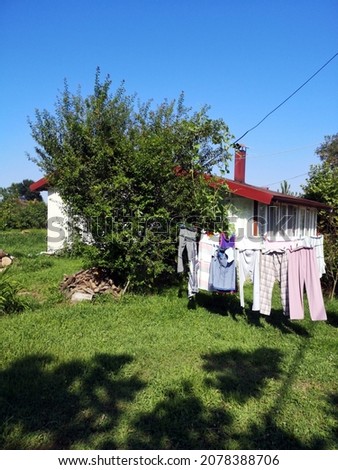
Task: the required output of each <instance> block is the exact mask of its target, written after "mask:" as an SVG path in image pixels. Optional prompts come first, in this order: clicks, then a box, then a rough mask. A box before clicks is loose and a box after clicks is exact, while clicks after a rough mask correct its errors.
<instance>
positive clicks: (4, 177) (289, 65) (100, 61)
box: [0, 0, 338, 191]
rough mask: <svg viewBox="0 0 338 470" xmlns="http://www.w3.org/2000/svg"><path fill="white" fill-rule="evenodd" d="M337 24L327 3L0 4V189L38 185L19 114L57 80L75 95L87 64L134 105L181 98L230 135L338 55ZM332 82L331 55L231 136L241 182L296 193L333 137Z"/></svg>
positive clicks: (105, 0)
mask: <svg viewBox="0 0 338 470" xmlns="http://www.w3.org/2000/svg"><path fill="white" fill-rule="evenodd" d="M337 20H338V1H337V0H318V1H317V0H238V1H234V0H231V1H230V0H194V1H193V0H170V1H169V0H142V1H141V0H139V1H136V0H55V1H53V0H1V2H0V61H1V74H0V103H1V106H0V124H1V125H0V159H1V171H0V186H1V187H6V186H8V185H10V184H11V183H12V182H19V181H22V179H24V178H30V179H33V180H37V179H39V178H40V177H41V176H42V174H41V173H40V170H39V169H38V168H37V167H36V165H35V164H34V163H32V162H30V161H29V160H28V158H27V156H26V152H29V153H31V154H32V155H34V141H33V139H32V138H31V136H30V129H29V126H28V124H27V116H30V117H34V110H35V109H36V108H38V109H44V108H46V109H48V110H50V111H52V110H53V109H54V103H55V101H56V97H57V95H58V93H59V91H60V90H62V89H63V83H64V79H65V78H66V79H67V80H68V83H69V86H70V89H71V91H74V92H75V91H76V90H77V88H78V86H79V85H81V88H82V93H83V95H87V94H88V93H90V92H91V91H92V88H93V83H94V76H95V70H96V67H97V66H99V67H100V68H101V74H102V76H105V75H106V74H110V76H111V78H112V80H113V88H115V87H117V86H118V85H119V84H120V83H121V81H122V80H125V86H126V90H127V92H128V93H130V94H132V93H137V95H138V96H139V98H140V99H141V100H142V101H145V100H148V99H150V98H152V99H153V100H154V102H155V103H160V102H162V101H163V99H164V98H167V99H174V98H177V97H178V95H179V94H180V92H181V91H184V93H185V99H186V104H187V105H188V106H191V107H192V108H193V109H194V110H196V111H197V110H198V109H200V108H201V107H202V106H203V105H205V104H207V105H210V107H211V108H210V111H209V115H210V116H211V117H213V118H223V119H224V121H225V122H226V123H227V124H228V125H229V128H230V131H231V132H232V134H233V135H234V136H235V138H238V137H240V136H241V135H242V134H243V133H244V132H245V131H247V130H248V129H249V128H251V127H252V126H254V125H255V124H256V123H257V122H258V121H260V120H261V119H262V118H263V117H264V116H265V115H266V114H267V113H268V112H270V111H271V110H272V109H273V108H274V107H275V106H277V105H278V104H279V103H281V102H282V101H283V100H284V99H285V98H286V97H288V96H289V95H290V94H291V93H292V92H293V91H294V90H295V89H296V88H298V87H299V86H300V85H301V84H302V83H304V82H305V80H307V79H308V78H309V77H310V76H311V75H312V74H313V73H315V72H316V71H317V70H318V69H319V68H320V67H321V66H322V65H323V64H324V63H325V62H326V61H327V60H329V59H330V58H331V57H332V56H333V55H334V54H335V53H337V52H338V27H337ZM337 83H338V57H336V58H335V59H334V60H333V61H332V62H331V63H330V64H329V65H328V66H327V67H326V68H324V69H323V70H322V71H321V72H320V73H319V74H318V75H317V76H316V77H315V78H314V79H313V80H311V81H310V82H309V83H308V84H307V85H306V86H305V87H304V88H303V89H302V90H300V91H299V92H298V93H297V94H296V95H295V96H294V97H293V98H291V99H290V100H289V101H288V102H287V103H286V104H285V105H284V106H282V107H281V108H280V109H278V110H277V111H276V112H275V113H273V114H272V115H271V116H270V117H269V118H268V119H267V120H266V121H264V122H263V123H262V124H261V125H260V126H259V127H258V128H257V129H255V130H254V131H252V132H250V133H249V134H248V135H247V136H246V137H245V139H243V141H242V142H243V143H244V144H245V145H246V146H247V147H248V151H247V170H246V180H247V182H248V183H251V184H255V185H259V186H269V187H270V188H271V189H274V190H275V189H278V188H279V187H280V181H282V180H284V179H286V180H288V181H289V183H290V184H291V187H292V189H293V190H295V191H299V189H300V185H301V184H303V183H304V182H305V179H306V174H307V172H308V170H309V167H310V165H311V164H314V163H318V161H319V160H318V157H317V156H316V155H315V149H316V148H317V147H318V145H320V143H322V142H323V140H324V136H325V135H332V134H335V133H337V132H338V87H337ZM232 167H233V162H231V163H230V175H229V176H230V177H232V175H233V171H232ZM299 175H302V176H299Z"/></svg>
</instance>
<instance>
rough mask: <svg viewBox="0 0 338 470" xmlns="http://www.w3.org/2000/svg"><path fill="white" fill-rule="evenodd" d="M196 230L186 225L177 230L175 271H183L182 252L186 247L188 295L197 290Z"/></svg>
mask: <svg viewBox="0 0 338 470" xmlns="http://www.w3.org/2000/svg"><path fill="white" fill-rule="evenodd" d="M196 239H197V232H196V230H192V229H189V228H186V227H181V228H180V232H179V243H178V259H177V272H178V273H182V272H183V271H184V264H183V253H184V250H185V249H186V252H187V257H188V261H189V281H188V296H189V297H191V296H192V295H194V294H196V293H197V292H198V274H197V272H198V256H197V243H196Z"/></svg>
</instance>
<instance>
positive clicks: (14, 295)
mask: <svg viewBox="0 0 338 470" xmlns="http://www.w3.org/2000/svg"><path fill="white" fill-rule="evenodd" d="M20 287H21V286H20V285H19V284H18V283H17V282H15V281H13V280H12V279H9V277H8V270H5V271H2V272H0V315H4V314H9V313H18V312H22V311H23V310H24V309H25V307H26V302H25V300H24V299H23V298H21V297H20V296H19V295H18V292H19V290H20Z"/></svg>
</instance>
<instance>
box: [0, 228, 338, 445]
mask: <svg viewBox="0 0 338 470" xmlns="http://www.w3.org/2000/svg"><path fill="white" fill-rule="evenodd" d="M0 248H3V249H4V250H5V251H9V252H10V253H11V254H13V255H14V256H15V262H14V264H13V266H12V267H11V268H10V270H11V276H12V277H13V279H15V280H17V281H18V282H20V284H21V285H22V294H23V295H24V296H25V297H27V299H28V306H29V307H28V308H27V309H26V310H25V311H24V312H23V313H21V314H12V315H4V316H2V317H0V323H1V327H0V340H1V352H0V447H1V448H2V449H255V450H259V449H338V424H337V418H338V411H337V404H338V388H337V383H338V374H337V357H338V354H337V353H338V342H337V327H338V301H337V300H335V301H332V302H330V303H329V302H327V304H326V306H327V313H328V321H327V322H312V321H311V320H310V318H309V314H308V313H306V318H305V320H303V321H297V322H290V321H288V320H286V319H285V318H283V316H282V313H281V310H280V303H279V299H278V295H277V294H278V292H277V288H276V292H275V296H274V305H273V310H272V314H271V317H270V318H264V317H262V316H260V315H259V314H256V313H252V312H250V310H249V309H246V310H244V311H243V310H242V309H240V308H239V300H238V297H237V296H236V295H227V296H224V297H223V296H219V297H216V296H212V295H209V294H206V293H200V294H199V295H198V296H197V305H196V309H189V308H188V306H187V299H186V297H185V296H183V297H180V296H179V295H178V291H177V290H176V289H170V290H169V291H167V292H166V293H163V294H162V295H153V296H141V295H132V294H126V295H125V296H124V297H123V298H122V299H121V300H119V301H116V300H112V299H109V298H107V297H102V298H99V299H97V300H96V301H94V302H93V303H81V304H76V305H70V304H69V303H68V302H67V301H66V300H65V299H63V298H62V296H61V295H60V294H59V291H58V286H59V283H60V281H61V280H62V278H63V275H64V274H72V273H74V272H75V271H77V270H78V269H80V268H81V262H82V261H81V259H71V258H61V257H47V256H40V255H38V253H39V252H40V251H41V250H44V249H45V241H44V233H43V232H42V231H33V232H30V233H25V234H20V233H18V232H13V233H9V234H7V233H5V234H0ZM250 291H251V289H250V286H248V287H247V295H248V297H249V295H250Z"/></svg>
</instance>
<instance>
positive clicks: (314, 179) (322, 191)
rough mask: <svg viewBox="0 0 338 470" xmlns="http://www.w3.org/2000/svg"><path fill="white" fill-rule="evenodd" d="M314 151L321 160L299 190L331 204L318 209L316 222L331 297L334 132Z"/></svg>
mask: <svg viewBox="0 0 338 470" xmlns="http://www.w3.org/2000/svg"><path fill="white" fill-rule="evenodd" d="M316 153H317V155H318V156H319V157H320V159H321V163H320V164H317V165H312V166H311V168H310V172H309V177H308V179H307V184H306V185H305V186H304V187H303V190H304V193H305V194H304V195H305V197H307V198H309V199H313V200H316V201H319V202H323V203H325V204H327V205H328V206H330V207H331V208H332V210H331V211H321V212H320V213H319V221H318V225H319V229H320V231H321V232H322V233H323V234H324V244H325V245H324V246H325V262H326V271H327V273H326V283H327V287H328V289H329V290H330V296H331V297H333V295H334V294H335V292H336V289H337V284H338V184H337V181H338V164H337V163H338V134H335V135H333V136H326V137H325V142H324V143H323V144H322V145H321V146H320V147H318V149H317V150H316Z"/></svg>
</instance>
